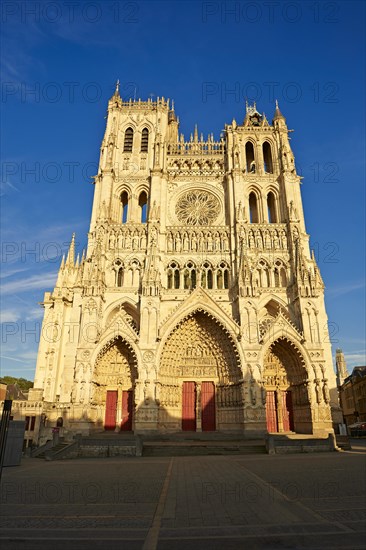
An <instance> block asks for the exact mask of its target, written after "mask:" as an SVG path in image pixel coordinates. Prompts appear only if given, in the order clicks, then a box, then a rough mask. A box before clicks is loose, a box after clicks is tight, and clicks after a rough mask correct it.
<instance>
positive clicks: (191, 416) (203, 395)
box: [182, 382, 216, 432]
mask: <svg viewBox="0 0 366 550" xmlns="http://www.w3.org/2000/svg"><path fill="white" fill-rule="evenodd" d="M199 386H200V387H199ZM197 417H198V418H201V429H202V431H203V432H213V431H215V430H216V406H215V384H214V383H213V382H201V384H196V382H183V386H182V430H183V431H187V432H188V431H191V432H192V431H193V432H195V431H196V429H197Z"/></svg>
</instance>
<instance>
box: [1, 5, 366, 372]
mask: <svg viewBox="0 0 366 550" xmlns="http://www.w3.org/2000/svg"><path fill="white" fill-rule="evenodd" d="M2 21H3V23H2V39H1V40H2V44H1V46H2V47H1V62H2V75H3V76H2V88H1V92H2V96H1V109H2V119H1V138H2V151H1V156H2V174H1V208H2V221H1V237H2V270H1V283H2V303H1V306H2V322H3V323H2V348H1V373H2V374H3V375H13V376H24V377H26V378H30V379H32V377H33V374H34V370H35V362H36V354H37V346H38V344H37V340H38V335H37V331H39V325H40V323H41V321H42V309H41V308H40V307H39V305H38V303H39V302H41V301H42V299H43V294H44V291H46V290H52V289H53V287H54V284H55V281H56V274H57V270H58V266H59V263H60V259H61V253H62V252H64V251H65V250H66V249H67V244H68V242H69V241H70V238H71V235H72V232H73V231H75V232H76V241H77V243H78V250H79V251H81V249H82V248H83V246H85V244H86V234H87V231H88V225H89V217H90V212H91V204H92V193H93V187H92V185H91V183H90V181H91V180H90V176H92V175H94V174H95V173H96V171H97V162H98V158H99V148H100V144H101V140H102V137H103V133H104V127H105V115H106V107H107V101H108V98H109V97H110V96H111V95H112V93H113V91H114V86H115V82H116V80H117V78H119V79H120V80H121V95H122V96H123V97H124V98H129V97H132V98H133V97H136V98H138V97H141V98H144V99H146V98H147V97H149V96H151V97H153V98H154V97H155V96H164V97H170V98H173V99H174V100H175V106H176V112H177V114H178V115H179V116H180V120H181V128H180V129H181V131H182V132H183V133H184V134H185V135H186V136H189V134H190V133H191V132H192V131H193V127H194V124H195V123H198V127H199V131H200V132H201V131H202V132H203V133H204V135H207V133H209V132H213V133H214V135H215V136H216V137H218V136H219V134H220V132H221V130H222V128H223V127H224V124H225V123H230V122H231V121H232V119H233V118H235V119H236V120H237V121H238V122H241V121H242V120H243V118H244V111H245V107H244V105H245V98H246V97H248V99H249V100H256V101H257V107H258V110H260V111H262V112H263V111H264V112H265V113H266V115H267V117H268V118H269V119H271V118H272V116H273V112H274V100H275V99H278V101H279V104H280V108H281V111H282V112H283V114H284V115H285V116H286V118H287V123H288V126H289V128H291V129H294V132H293V133H292V134H291V138H292V147H293V150H294V153H295V158H296V161H297V165H298V170H299V172H300V173H301V174H302V175H303V176H304V180H303V186H302V195H303V202H304V209H305V216H306V226H307V231H308V233H310V242H311V244H312V247H313V248H314V249H315V252H316V256H317V259H318V263H319V266H320V269H321V273H322V276H323V279H324V282H325V285H326V305H327V312H328V317H329V322H330V329H331V340H332V346H333V351H334V352H335V348H337V347H341V348H343V350H344V352H345V354H346V360H347V363H348V368H349V370H351V368H352V366H355V365H361V364H365V271H364V268H365V183H364V181H365V179H364V178H365V168H364V166H365V103H364V97H365V74H364V67H365V48H364V34H365V24H364V21H365V4H364V3H363V2H361V1H360V2H352V1H346V2H322V1H320V2H312V1H309V2H306V1H305V2H296V1H295V2H286V1H281V2H279V1H277V2H268V1H263V2H216V1H210V2H198V1H195V2H183V1H182V2H180V1H176V2H154V1H152V0H150V1H148V2H118V1H113V2H109V1H103V2H98V1H96V2H83V1H79V2H77V3H75V6H74V8H71V7H70V4H68V3H65V2H47V1H46V2H42V1H41V2H40V1H37V2H32V1H30V0H29V1H28V2H16V1H15V2H4V3H3V4H2ZM37 329H38V330H37Z"/></svg>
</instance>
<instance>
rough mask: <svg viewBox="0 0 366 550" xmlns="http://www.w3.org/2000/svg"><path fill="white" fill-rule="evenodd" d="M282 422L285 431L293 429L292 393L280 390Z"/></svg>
mask: <svg viewBox="0 0 366 550" xmlns="http://www.w3.org/2000/svg"><path fill="white" fill-rule="evenodd" d="M282 423H283V429H284V431H285V432H290V431H293V429H294V419H293V409H292V394H291V392H290V391H284V392H282Z"/></svg>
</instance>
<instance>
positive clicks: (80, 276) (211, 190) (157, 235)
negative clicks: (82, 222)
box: [29, 85, 341, 436]
mask: <svg viewBox="0 0 366 550" xmlns="http://www.w3.org/2000/svg"><path fill="white" fill-rule="evenodd" d="M178 129H179V120H178V118H177V116H176V114H175V112H174V106H173V105H170V102H169V100H165V99H164V98H158V99H157V101H150V100H148V101H141V100H138V101H131V100H130V101H123V100H122V99H121V97H120V95H119V89H118V85H117V89H116V92H115V94H114V95H113V97H112V98H111V99H110V101H109V104H108V120H107V126H106V132H105V136H104V139H103V142H102V146H101V155H100V163H99V171H98V174H97V176H96V177H95V192H94V204H93V209H92V215H91V223H90V232H89V235H88V246H87V250H86V253H83V254H82V257H81V258H79V256H78V257H77V258H75V240H74V237H73V238H72V241H71V245H70V249H69V252H68V255H67V258H66V260H65V259H64V260H63V261H62V264H61V267H60V270H59V274H58V278H57V282H56V286H55V288H54V290H53V292H46V294H45V297H44V303H43V307H44V321H43V328H42V337H41V341H40V345H39V353H38V360H37V368H36V376H35V381H34V388H33V389H32V390H30V392H29V403H30V402H34V403H36V404H37V406H40V404H42V413H43V415H44V416H43V418H44V419H45V418H46V417H47V421H48V425H56V421H57V419H59V420H58V422H59V424H61V423H63V426H64V428H65V429H67V430H70V431H71V432H83V433H90V432H91V431H93V430H101V429H112V430H114V429H116V430H119V429H121V430H134V431H136V432H144V431H160V432H163V431H165V432H173V431H180V430H197V431H201V430H203V431H205V430H221V431H232V430H240V431H242V432H243V433H244V435H248V436H251V435H259V434H261V435H262V434H264V433H265V432H266V431H267V430H268V431H271V432H277V431H278V432H284V431H295V432H300V433H314V434H321V433H324V432H328V431H331V430H332V427H333V423H338V422H340V421H341V416H340V409H339V406H338V400H337V385H336V379H335V373H334V371H333V367H332V356H331V348H330V343H329V342H330V340H329V334H328V327H327V316H326V312H325V306H324V285H323V281H322V279H321V276H320V273H319V269H318V267H317V264H316V261H315V258H314V255H313V254H312V253H311V252H310V250H309V235H308V234H307V233H306V229H305V223H304V215H303V209H302V201H301V195H300V179H301V178H300V177H299V176H298V174H297V173H296V167H295V160H294V155H293V152H292V150H291V147H290V142H289V135H288V134H289V130H288V128H287V125H286V120H285V118H284V116H283V115H282V114H281V112H280V110H279V107H278V105H276V109H275V114H274V118H273V122H272V123H270V122H268V120H267V119H266V117H265V115H264V114H261V113H259V112H258V111H257V109H256V105H255V104H254V105H253V106H249V105H247V107H246V114H245V117H244V121H243V122H242V123H239V124H238V123H237V122H236V121H235V120H233V121H232V123H231V124H228V125H226V126H225V131H224V134H223V136H222V137H221V138H220V139H219V140H218V141H215V140H214V138H213V135H212V134H211V135H209V136H208V138H207V140H204V139H203V136H202V135H201V136H199V134H198V131H197V127H196V128H195V130H194V133H193V135H191V137H190V139H189V140H186V139H185V138H184V136H183V135H182V134H181V135H179V133H178Z"/></svg>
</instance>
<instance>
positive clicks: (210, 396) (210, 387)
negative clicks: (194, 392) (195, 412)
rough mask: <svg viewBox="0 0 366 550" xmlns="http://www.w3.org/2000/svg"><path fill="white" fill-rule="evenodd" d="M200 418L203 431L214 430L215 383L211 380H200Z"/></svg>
mask: <svg viewBox="0 0 366 550" xmlns="http://www.w3.org/2000/svg"><path fill="white" fill-rule="evenodd" d="M201 420H202V431H203V432H212V431H215V430H216V421H215V384H214V383H213V382H202V385H201Z"/></svg>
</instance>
